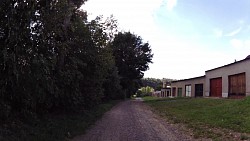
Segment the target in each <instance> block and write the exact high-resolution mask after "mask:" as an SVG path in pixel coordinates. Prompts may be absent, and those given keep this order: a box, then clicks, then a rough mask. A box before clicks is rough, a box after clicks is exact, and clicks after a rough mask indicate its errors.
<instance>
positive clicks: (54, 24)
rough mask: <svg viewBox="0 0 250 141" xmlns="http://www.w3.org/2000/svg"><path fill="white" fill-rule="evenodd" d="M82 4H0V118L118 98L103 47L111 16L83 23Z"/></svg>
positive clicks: (110, 62) (109, 55) (117, 81)
mask: <svg viewBox="0 0 250 141" xmlns="http://www.w3.org/2000/svg"><path fill="white" fill-rule="evenodd" d="M82 3H84V0H77V1H73V0H69V1H67V0H62V1H16V2H14V1H11V0H6V1H1V3H0V4H1V5H2V6H1V8H0V43H1V45H2V48H1V49H0V62H1V63H0V68H1V69H0V74H1V76H2V77H1V78H0V85H1V88H0V90H1V91H0V100H1V102H0V105H1V108H0V109H1V111H2V112H1V113H4V114H3V117H1V118H4V117H5V118H6V117H8V115H9V113H10V112H11V111H12V112H15V111H21V112H23V113H29V112H34V113H46V112H53V111H58V110H63V111H64V110H72V109H74V110H75V109H78V108H85V109H88V108H90V107H92V106H93V105H96V104H98V103H100V102H101V101H102V99H103V98H105V97H108V98H107V99H113V98H116V99H117V98H118V97H121V96H120V94H121V93H122V92H120V89H121V86H120V77H119V75H118V73H117V70H116V67H115V61H114V57H113V53H112V50H111V48H110V47H109V42H110V40H111V37H112V34H111V33H110V32H108V30H109V29H112V30H114V29H113V28H114V27H116V26H115V25H116V22H115V20H113V19H112V17H111V18H109V19H108V20H107V21H106V22H105V23H102V22H101V18H99V17H98V18H97V19H95V20H93V21H91V22H88V21H87V14H86V13H85V12H82V11H79V10H77V8H78V7H79V6H80V5H81V4H82ZM111 91H112V92H111ZM111 93H112V94H111ZM24 115H26V114H24ZM28 115H29V114H27V117H28Z"/></svg>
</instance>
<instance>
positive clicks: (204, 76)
mask: <svg viewBox="0 0 250 141" xmlns="http://www.w3.org/2000/svg"><path fill="white" fill-rule="evenodd" d="M204 77H205V75H203V76H198V77H193V78H188V79H181V80H176V81H172V83H174V82H180V81H187V80H193V79H199V78H204Z"/></svg>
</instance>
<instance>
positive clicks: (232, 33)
mask: <svg viewBox="0 0 250 141" xmlns="http://www.w3.org/2000/svg"><path fill="white" fill-rule="evenodd" d="M241 29H242V27H239V28H237V29H236V30H234V31H232V32H230V33H228V34H226V35H225V36H234V35H236V34H238V33H239V32H240V31H241Z"/></svg>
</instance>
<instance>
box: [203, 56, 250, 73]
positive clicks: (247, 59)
mask: <svg viewBox="0 0 250 141" xmlns="http://www.w3.org/2000/svg"><path fill="white" fill-rule="evenodd" d="M249 60H250V55H248V56H247V57H246V58H245V59H243V60H240V61H235V62H233V63H230V64H227V65H224V66H220V67H217V68H214V69H211V70H207V71H205V72H208V71H213V70H216V69H220V68H223V67H227V66H231V65H234V64H237V63H241V62H245V61H249Z"/></svg>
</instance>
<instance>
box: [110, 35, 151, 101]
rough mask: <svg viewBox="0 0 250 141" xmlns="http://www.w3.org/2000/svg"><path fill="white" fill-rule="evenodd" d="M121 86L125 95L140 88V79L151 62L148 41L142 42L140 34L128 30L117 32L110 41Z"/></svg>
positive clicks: (133, 92)
mask: <svg viewBox="0 0 250 141" xmlns="http://www.w3.org/2000/svg"><path fill="white" fill-rule="evenodd" d="M111 47H112V49H113V55H114V57H115V63H116V66H117V68H118V72H119V73H118V74H119V75H120V76H121V85H122V88H123V89H124V90H125V91H126V95H127V97H130V96H131V95H133V94H135V92H136V91H137V90H138V88H140V86H141V81H140V79H141V78H142V77H143V75H144V73H143V72H144V71H146V70H148V68H149V66H148V65H149V63H152V57H153V54H152V53H151V49H150V46H149V44H148V43H143V42H142V38H141V37H140V36H136V35H134V34H131V33H130V32H124V33H122V32H119V33H118V34H117V35H116V36H115V38H114V40H113V41H112V43H111Z"/></svg>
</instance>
